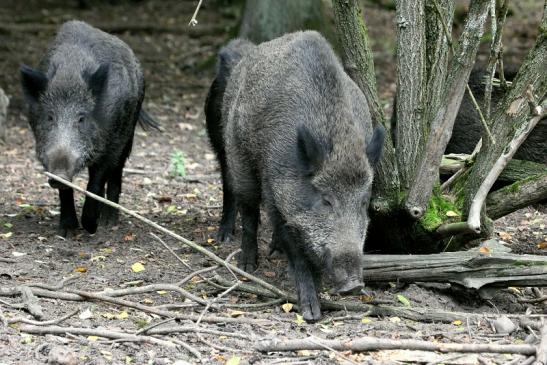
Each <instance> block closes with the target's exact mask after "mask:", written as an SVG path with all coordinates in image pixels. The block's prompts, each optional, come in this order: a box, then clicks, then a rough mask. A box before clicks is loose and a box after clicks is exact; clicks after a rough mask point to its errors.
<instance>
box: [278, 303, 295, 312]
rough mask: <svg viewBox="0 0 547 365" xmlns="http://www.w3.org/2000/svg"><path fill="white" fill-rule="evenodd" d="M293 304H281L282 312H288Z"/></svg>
mask: <svg viewBox="0 0 547 365" xmlns="http://www.w3.org/2000/svg"><path fill="white" fill-rule="evenodd" d="M292 307H293V304H292V303H285V304H283V305H282V306H281V308H282V309H283V312H285V313H289V312H290V311H291V310H292Z"/></svg>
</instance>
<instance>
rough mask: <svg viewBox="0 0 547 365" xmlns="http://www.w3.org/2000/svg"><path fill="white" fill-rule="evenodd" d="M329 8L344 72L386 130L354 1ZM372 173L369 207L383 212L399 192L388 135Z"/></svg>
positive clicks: (344, 0) (363, 28)
mask: <svg viewBox="0 0 547 365" xmlns="http://www.w3.org/2000/svg"><path fill="white" fill-rule="evenodd" d="M332 4H333V10H334V17H335V22H336V27H337V29H338V39H339V42H340V45H341V49H342V60H343V62H344V68H345V69H346V72H347V73H348V75H349V76H350V77H351V78H352V79H353V80H354V81H355V83H356V84H357V85H358V86H359V88H360V89H361V91H362V92H363V93H364V94H365V97H366V99H367V101H368V105H369V108H370V113H371V116H372V119H373V122H374V124H375V125H376V124H383V125H384V126H385V127H386V129H389V126H388V125H386V120H385V116H384V113H383V111H382V107H381V106H380V101H379V99H378V92H377V90H376V75H375V73H374V60H373V57H372V50H371V48H370V41H369V39H368V32H367V28H366V26H365V23H364V20H363V16H362V14H361V9H360V8H359V4H358V1H357V0H333V2H332ZM375 173H376V175H375V177H374V188H373V189H374V194H373V195H374V199H373V201H372V203H371V206H372V207H373V209H375V210H377V211H380V210H387V209H388V208H387V207H388V206H391V205H393V202H394V200H395V199H394V196H395V195H396V194H394V192H397V191H398V190H399V175H398V170H397V164H396V161H395V149H394V146H393V141H391V137H390V134H389V133H387V134H386V140H385V142H384V153H383V156H382V160H381V161H380V164H379V166H378V167H377V168H376V171H375Z"/></svg>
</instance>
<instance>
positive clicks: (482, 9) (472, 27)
mask: <svg viewBox="0 0 547 365" xmlns="http://www.w3.org/2000/svg"><path fill="white" fill-rule="evenodd" d="M488 4H489V2H488V1H486V0H476V1H472V2H471V5H470V8H469V14H468V16H467V20H466V23H465V27H464V30H463V33H462V35H461V37H460V41H459V46H458V48H457V53H456V54H455V55H454V57H453V59H452V61H451V65H450V68H449V72H448V78H447V82H446V86H445V90H444V94H443V102H442V105H443V107H441V109H440V110H439V112H438V113H437V115H436V116H435V119H433V120H432V122H431V133H430V134H429V138H428V141H427V147H426V149H425V153H424V156H423V158H422V160H421V161H420V164H419V167H418V169H417V171H416V174H417V175H416V178H415V179H414V181H413V183H412V186H411V188H410V191H409V193H408V197H407V200H406V202H405V209H406V211H407V212H408V213H409V214H410V215H411V216H412V217H414V218H415V219H418V218H420V217H422V216H423V215H424V213H425V211H426V208H427V206H428V203H429V199H430V198H431V195H432V193H433V186H434V185H435V183H436V182H437V181H438V173H439V172H438V168H439V165H440V163H441V159H442V156H443V153H444V150H445V149H446V145H447V144H448V141H449V140H450V135H451V134H452V128H453V126H454V121H455V119H456V115H457V113H458V110H459V107H460V104H461V101H462V98H463V95H464V93H465V87H466V85H467V80H468V79H469V74H470V73H471V69H472V68H473V64H474V62H475V57H476V55H477V50H478V48H479V44H480V39H481V37H482V34H483V31H484V24H485V22H486V18H487V14H488ZM397 124H399V123H398V122H397Z"/></svg>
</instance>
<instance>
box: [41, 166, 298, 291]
mask: <svg viewBox="0 0 547 365" xmlns="http://www.w3.org/2000/svg"><path fill="white" fill-rule="evenodd" d="M44 174H45V175H46V176H47V177H49V178H51V179H53V180H55V181H58V182H60V183H63V184H64V185H66V186H68V187H71V188H72V189H74V190H76V191H79V192H81V193H83V194H85V195H86V196H88V197H90V198H93V199H95V200H98V201H99V202H101V203H103V204H106V205H108V206H110V207H112V208H115V209H118V210H120V211H122V212H123V213H125V214H127V215H130V216H131V217H134V218H136V219H138V220H140V221H141V222H143V223H146V224H148V225H149V226H151V227H154V228H155V229H157V230H158V231H160V232H162V233H165V234H167V235H169V236H171V237H173V238H174V239H176V240H177V241H180V242H182V243H184V244H185V245H187V246H189V247H190V248H192V249H194V250H195V251H197V252H199V253H201V254H203V255H205V256H207V257H208V258H210V259H212V260H213V261H215V262H216V263H218V264H220V265H222V266H224V267H225V268H226V269H229V270H232V271H233V272H235V273H237V274H239V275H241V276H243V277H245V278H247V279H249V280H250V281H252V282H255V283H256V284H258V285H260V286H261V287H263V288H265V289H267V290H269V291H271V292H272V293H275V294H276V295H278V296H279V297H282V298H283V297H287V293H285V292H284V291H283V290H281V289H279V288H277V287H275V286H274V285H271V284H270V283H268V282H266V281H264V280H262V279H260V278H259V277H256V276H254V275H252V274H249V273H247V272H245V271H243V270H241V269H240V268H238V267H237V266H234V265H232V264H230V263H229V262H226V261H225V260H223V259H221V258H220V257H218V256H217V255H215V254H214V253H212V252H211V251H209V250H207V249H206V248H203V247H202V246H200V245H198V244H196V243H195V242H192V241H190V240H188V239H186V238H184V237H182V236H180V235H178V234H176V233H175V232H173V231H170V230H168V229H167V228H165V227H162V226H160V225H159V224H157V223H155V222H153V221H151V220H150V219H148V218H145V217H143V216H142V215H140V214H138V213H135V212H134V211H132V210H129V209H127V208H125V207H123V206H121V205H119V204H116V203H114V202H111V201H110V200H107V199H105V198H103V197H100V196H98V195H96V194H93V193H90V192H89V191H86V190H84V189H82V188H81V187H79V186H78V185H76V184H73V183H71V182H70V181H67V180H65V179H62V178H60V177H59V176H57V175H54V174H52V173H50V172H47V171H44Z"/></svg>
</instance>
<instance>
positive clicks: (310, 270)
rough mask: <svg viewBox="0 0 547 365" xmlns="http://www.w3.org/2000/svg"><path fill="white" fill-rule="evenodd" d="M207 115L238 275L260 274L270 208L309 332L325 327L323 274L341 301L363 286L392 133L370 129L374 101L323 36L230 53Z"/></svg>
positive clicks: (237, 45)
mask: <svg viewBox="0 0 547 365" xmlns="http://www.w3.org/2000/svg"><path fill="white" fill-rule="evenodd" d="M205 110H206V118H207V128H208V131H209V136H210V139H211V143H212V145H213V149H214V150H215V151H216V153H217V157H218V158H219V163H220V166H221V170H222V178H223V189H224V210H223V214H224V216H223V218H222V221H221V227H220V234H219V237H220V238H226V237H227V236H229V235H230V234H231V233H232V232H233V228H234V222H235V216H236V214H237V211H239V212H240V213H241V218H242V226H243V232H242V242H241V249H242V252H241V254H240V256H239V259H238V265H239V266H240V267H241V268H242V269H244V270H246V271H248V272H251V271H254V270H255V269H256V267H257V258H258V246H257V229H258V222H259V215H260V214H259V213H260V205H261V203H263V204H264V206H265V208H266V210H267V212H268V214H269V217H270V220H271V222H272V223H273V241H274V242H272V246H273V248H275V249H279V250H281V251H283V252H284V253H285V254H286V255H287V258H288V262H289V270H290V272H291V273H292V275H293V277H294V280H295V286H296V291H297V295H298V302H299V310H300V312H301V313H302V315H303V317H304V319H305V320H307V321H316V320H318V319H320V318H321V310H320V305H319V297H318V291H319V290H320V288H321V287H320V286H321V277H322V276H323V274H325V275H327V276H328V277H330V279H331V280H332V282H333V284H334V291H335V292H338V293H349V292H355V291H359V290H360V289H361V288H362V287H363V279H362V270H363V267H362V263H361V259H362V255H363V245H364V242H365V236H366V231H367V226H368V222H369V218H368V212H367V210H368V205H369V201H370V198H371V186H372V179H373V170H374V166H375V164H376V163H377V162H378V160H379V159H380V156H381V151H382V146H383V139H384V129H383V128H382V127H381V126H378V127H376V128H373V126H372V120H371V117H370V113H369V109H368V105H367V102H366V99H365V96H364V95H363V93H362V92H361V91H360V90H359V88H358V87H357V85H356V84H355V83H354V82H353V81H352V80H351V79H350V78H349V76H348V75H347V74H346V73H345V72H344V70H343V67H342V65H341V63H340V61H339V60H338V59H337V58H336V56H335V54H334V52H333V50H332V48H331V47H330V45H329V44H328V42H327V41H326V40H325V39H324V38H323V37H322V36H321V35H320V34H318V33H317V32H297V33H292V34H288V35H285V36H283V37H280V38H277V39H275V40H272V41H270V42H265V43H262V44H260V45H258V46H255V45H253V44H252V43H250V42H248V41H244V40H234V41H232V42H230V43H229V44H228V45H227V46H226V47H224V48H223V49H222V50H221V51H220V53H219V65H218V70H217V75H216V79H215V81H214V82H213V85H212V87H211V90H210V92H209V96H208V99H207V103H206V107H205ZM235 204H237V209H236V206H235Z"/></svg>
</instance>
